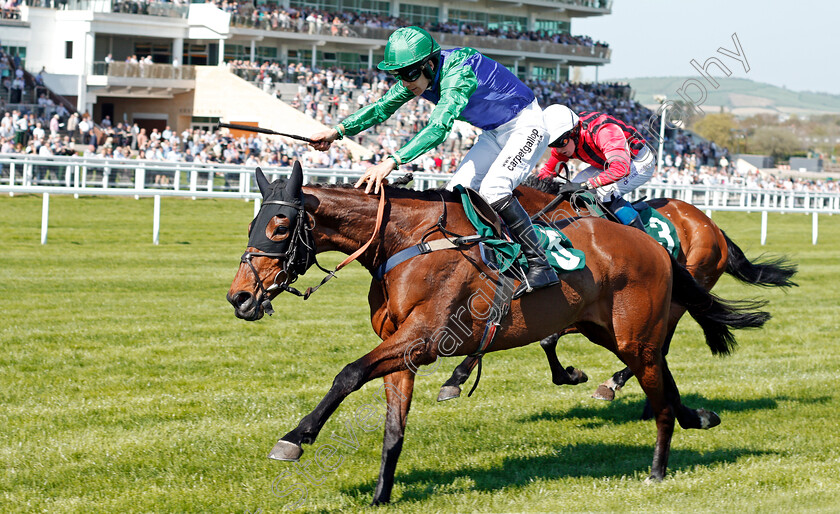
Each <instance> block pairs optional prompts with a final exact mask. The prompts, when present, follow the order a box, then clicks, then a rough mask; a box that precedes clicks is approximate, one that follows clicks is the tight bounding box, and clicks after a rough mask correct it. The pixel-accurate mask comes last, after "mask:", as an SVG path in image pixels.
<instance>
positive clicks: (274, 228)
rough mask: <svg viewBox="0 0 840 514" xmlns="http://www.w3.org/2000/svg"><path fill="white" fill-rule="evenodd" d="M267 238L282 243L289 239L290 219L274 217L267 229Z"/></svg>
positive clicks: (280, 216)
mask: <svg viewBox="0 0 840 514" xmlns="http://www.w3.org/2000/svg"><path fill="white" fill-rule="evenodd" d="M265 237H267V238H269V239H271V240H272V241H282V240H284V239H286V238H287V237H289V218H287V217H285V216H282V215H279V216H274V217H273V218H271V220H270V221H269V222H268V224H267V225H266V227H265Z"/></svg>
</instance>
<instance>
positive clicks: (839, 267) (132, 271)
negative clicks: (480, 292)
mask: <svg viewBox="0 0 840 514" xmlns="http://www.w3.org/2000/svg"><path fill="white" fill-rule="evenodd" d="M40 204H41V199H40V197H35V196H16V197H14V198H9V197H2V198H0V263H2V265H0V312H2V320H3V321H2V323H0V348H2V352H0V426H2V427H3V429H2V431H0V462H2V467H3V472H2V475H0V511H3V512H17V511H21V512H33V511H48V512H78V511H85V512H106V511H107V512H245V511H248V512H254V511H256V510H258V509H261V512H266V513H267V512H279V511H282V510H284V508H286V507H288V506H289V505H290V504H291V503H294V502H296V501H297V500H301V501H300V508H301V509H302V510H307V511H337V510H345V511H348V512H355V511H358V510H362V509H365V508H367V505H368V503H369V502H370V499H371V497H372V492H373V488H374V487H375V483H376V482H375V480H376V476H377V473H378V470H379V459H380V447H381V446H380V445H381V429H380V428H376V429H375V430H371V431H365V430H361V429H360V428H359V427H358V426H355V425H353V424H352V423H353V422H354V420H355V417H356V416H355V413H356V411H357V410H358V409H362V408H365V406H366V405H371V406H373V408H375V409H379V410H378V412H380V413H382V414H384V408H383V407H381V405H380V404H378V402H377V396H378V389H379V387H380V386H381V381H374V382H372V383H370V384H368V385H366V386H364V387H363V388H362V389H361V390H360V391H358V392H356V393H354V394H353V395H351V396H350V397H349V398H348V399H347V400H346V401H345V402H344V403H343V404H342V405H341V407H340V408H339V409H338V410H337V411H336V413H335V414H334V415H333V417H332V418H331V419H330V421H329V422H328V423H327V425H326V426H325V428H324V430H323V431H322V434H321V437H320V439H319V440H318V441H317V442H316V443H315V444H314V445H313V446H311V447H309V446H305V449H306V453H305V454H304V456H303V461H304V462H306V461H310V462H311V460H312V458H313V457H314V454H315V450H316V449H317V448H319V447H321V446H323V445H324V444H326V443H328V442H330V435H331V434H332V433H335V434H336V436H337V437H338V436H341V437H346V436H347V435H348V430H349V428H348V427H355V428H353V430H354V433H355V436H356V437H357V441H358V443H357V444H355V445H354V448H350V447H348V446H346V445H340V444H336V446H337V447H338V448H339V449H340V450H339V453H338V454H337V455H336V456H334V457H333V459H334V460H333V463H334V464H335V463H337V464H336V465H335V469H334V470H333V471H330V472H326V473H324V472H313V473H312V481H311V482H307V481H306V480H305V479H304V478H303V474H302V472H301V470H300V467H299V465H295V464H288V463H280V462H276V461H270V460H268V459H266V455H267V453H268V450H269V449H270V448H271V446H272V445H273V443H274V442H275V441H276V439H277V438H278V437H279V436H280V435H282V434H284V433H286V432H287V431H288V430H290V429H291V428H293V427H294V426H295V425H296V424H297V422H298V421H299V420H300V418H301V417H302V416H304V415H305V414H307V413H308V412H309V411H310V410H311V409H312V408H314V406H315V404H316V403H317V402H318V401H319V400H320V399H321V397H322V396H323V394H324V393H325V392H326V391H327V389H328V387H329V385H330V384H331V382H332V379H333V377H334V376H335V374H336V373H338V371H340V370H341V368H342V367H343V366H344V365H345V364H346V363H348V362H350V361H352V360H354V359H356V358H358V357H359V356H361V355H362V354H363V353H364V352H366V351H368V350H369V349H370V348H372V347H373V346H374V345H375V344H376V337H375V336H374V334H373V332H372V330H371V328H370V323H369V317H368V308H367V301H366V292H367V284H368V283H369V280H370V278H369V276H368V275H367V273H366V272H365V271H364V270H363V269H362V268H361V267H359V266H358V265H355V264H354V265H351V266H349V267H348V268H346V269H345V270H343V271H342V272H341V273H340V274H339V278H338V280H334V281H331V282H330V283H329V284H327V285H326V286H324V288H322V289H321V291H320V292H319V293H318V294H317V295H315V296H313V297H312V298H311V299H310V300H308V301H307V302H306V303H304V302H302V301H301V300H300V299H297V298H293V297H286V296H285V295H283V297H281V298H279V299H277V300H276V301H275V302H274V306H275V309H276V310H277V314H276V315H275V316H274V317H273V318H266V319H264V320H262V321H260V322H257V323H248V322H244V321H241V320H238V319H235V318H234V316H233V312H232V308H231V307H230V305H229V304H227V302H226V301H225V299H224V295H225V293H226V292H227V289H228V287H229V285H230V281H231V279H232V278H233V275H234V273H235V270H236V268H237V265H238V259H239V255H240V254H241V252H242V251H243V249H244V245H245V242H246V235H245V232H246V227H247V224H248V222H249V221H250V219H251V215H252V212H253V211H252V209H253V207H252V204H250V203H246V202H243V201H235V200H230V201H215V200H199V201H191V200H180V199H164V200H163V208H162V229H161V236H160V239H161V244H160V245H159V246H154V245H152V244H151V240H152V234H151V228H152V201H151V200H150V199H141V200H134V199H121V198H80V199H73V198H71V197H62V196H53V197H52V198H51V213H50V215H51V218H50V220H51V222H50V234H49V243H48V244H47V245H46V246H41V245H39V244H38V242H39V227H40V212H41V211H40ZM714 219H715V221H716V222H717V223H719V224H720V225H721V226H722V227H723V228H724V229H725V230H726V231H727V233H728V234H729V236H730V237H731V238H732V239H733V240H734V241H736V242H737V243H738V244H739V245H740V246H741V247H742V249H744V250H745V252H746V253H747V255H748V256H750V257H752V258H755V257H756V256H757V255H758V254H759V253H761V252H762V251H768V252H772V253H777V254H786V255H788V256H790V257H791V258H792V260H794V261H795V262H797V263H798V264H799V266H800V273H799V275H798V276H797V277H796V280H797V281H798V282H799V284H800V287H798V288H796V289H793V290H791V291H789V292H787V293H785V292H784V291H780V290H761V289H756V288H749V287H746V286H743V285H740V284H738V283H736V282H735V281H733V280H732V279H729V278H724V279H723V280H722V281H721V283H720V284H719V285H718V286H717V287H716V288H715V292H716V293H717V294H719V295H720V296H723V297H724V298H732V299H737V298H746V297H762V298H767V299H769V300H770V301H771V303H770V306H769V310H770V311H771V312H772V313H773V315H774V319H773V320H771V321H770V322H769V323H768V325H767V326H766V327H765V328H764V329H762V330H758V331H748V332H743V331H742V332H740V333H738V334H737V335H738V340H739V342H740V347H739V349H738V351H737V352H736V353H735V354H734V355H733V356H731V357H728V358H716V357H712V356H711V355H710V353H709V351H708V349H707V348H706V346H705V344H704V343H703V341H702V337H701V332H700V330H699V328H698V327H697V325H696V324H694V322H693V321H691V320H690V319H688V318H686V319H685V320H684V321H683V322H682V323H681V325H680V328H679V330H678V334H677V336H676V338H675V341H674V344H673V347H672V349H671V355H670V357H669V364H670V367H671V369H672V371H673V373H674V376H675V378H676V380H677V383H678V385H679V386H680V388H681V392H682V394H683V397H684V400H685V402H686V403H687V404H688V405H691V406H697V407H699V406H703V407H705V408H709V409H712V410H715V411H717V412H718V413H719V414H720V415H721V418H722V419H723V423H722V425H720V426H719V427H716V428H714V429H712V430H708V431H699V430H682V429H680V428H677V429H676V431H675V434H674V439H673V444H672V453H671V459H670V465H669V476H668V478H666V480H665V481H664V482H662V483H661V484H656V485H652V486H648V485H645V484H643V479H644V478H645V477H646V476H647V473H648V471H649V467H650V461H651V457H652V452H653V441H654V437H655V431H654V426H653V423H652V422H642V421H638V420H637V418H638V414H639V412H640V410H641V406H642V403H643V401H644V396H643V394H642V392H641V390H640V389H639V387H638V385H637V384H636V383H635V381H633V382H631V383H630V384H628V386H627V387H625V389H624V390H623V391H621V392H620V393H618V396H617V399H616V401H614V402H612V403H606V402H599V401H596V400H593V399H591V398H589V394H591V392H592V390H593V388H594V387H595V385H596V384H597V383H598V382H600V381H602V380H604V379H606V378H607V377H608V376H609V375H610V374H611V373H612V372H614V371H616V370H617V369H618V368H619V367H620V365H619V363H618V361H617V360H616V359H615V357H614V356H612V354H610V353H609V352H606V351H605V350H603V349H602V348H600V347H596V346H595V345H592V344H591V343H588V342H587V341H585V340H584V339H582V338H580V337H568V338H564V339H563V340H561V344H560V345H559V346H558V349H559V353H560V359H561V361H562V362H563V363H564V365H569V364H574V365H576V366H579V367H581V368H582V369H584V370H585V371H586V372H587V373H588V374H589V376H590V379H591V380H590V382H589V383H587V384H584V385H580V386H577V387H570V386H564V387H555V386H553V385H551V383H550V379H549V373H548V367H547V365H546V364H545V362H544V358H543V355H542V351H541V350H540V349H539V347H538V346H537V345H531V346H529V347H526V348H522V349H518V350H513V351H508V352H502V353H496V354H491V355H489V356H488V357H487V358H486V359H485V370H484V376H483V378H482V382H481V386H480V387H479V389H478V391H477V393H476V395H474V396H473V397H472V398H466V397H463V398H460V399H458V400H454V401H450V402H445V403H442V404H439V403H437V402H436V401H435V398H436V396H437V390H438V388H439V386H440V384H441V383H442V382H443V381H444V380H445V379H446V378H447V377H448V373H449V372H450V371H451V369H452V368H453V367H454V366H455V364H456V363H457V362H459V360H458V359H445V360H444V361H443V364H442V365H441V366H440V368H439V369H438V371H437V372H436V373H434V374H432V375H430V376H427V377H421V378H419V379H418V380H417V385H416V389H415V395H414V402H413V404H412V411H411V414H410V416H409V423H408V428H407V434H406V443H405V447H404V450H403V454H402V458H401V460H400V464H399V467H398V469H397V480H396V485H395V489H394V494H393V500H394V503H393V504H392V505H391V506H386V507H381V508H377V509H376V510H377V511H379V512H391V511H394V512H423V513H426V512H469V511H477V512H484V511H493V512H499V511H504V512H509V511H601V512H603V511H619V510H620V511H626V510H629V511H642V510H645V511H648V510H657V511H686V510H688V511H713V510H714V511H718V510H722V509H727V510H734V511H737V510H744V511H747V510H748V511H758V512H778V511H783V510H787V511H825V512H829V511H835V510H836V508H837V506H838V505H840V433H838V430H837V427H836V420H837V414H836V411H835V408H836V407H837V406H838V405H840V402H838V396H840V394H838V392H837V391H835V390H834V389H833V387H832V385H831V384H833V383H834V382H835V381H836V375H837V371H838V369H840V350H838V346H837V344H836V341H835V334H836V333H837V331H838V325H840V321H838V319H840V318H838V305H837V296H836V286H835V285H834V284H836V275H837V273H838V272H840V264H838V263H837V255H838V253H840V223H838V221H840V220H838V219H837V218H836V217H826V216H823V217H821V218H820V240H819V244H818V245H816V246H812V245H811V244H810V240H811V238H810V228H811V220H810V218H808V217H805V216H802V215H791V214H788V215H774V214H771V215H770V225H769V226H770V228H769V231H768V232H769V237H768V245H767V246H766V247H761V246H760V245H759V243H758V240H759V230H760V215H759V214H757V213H752V214H743V213H716V214H715V215H714ZM341 257H342V256H339V255H337V254H327V255H325V256H323V258H322V261H323V263H324V264H325V265H334V264H336V263H337V262H338V261H339V260H340V258H341ZM301 282H303V283H306V284H314V283H315V282H316V276H314V272H313V276H312V277H303V278H302V279H301ZM470 384H471V382H468V384H467V385H468V386H469V385H470ZM380 425H381V424H380ZM339 456H340V459H341V460H338V459H339ZM314 467H315V465H314V464H313V465H312V467H311V468H310V471H311V470H312V469H314ZM313 482H317V483H313ZM295 484H298V485H295ZM290 490H291V491H292V493H291V494H288V495H286V496H285V497H282V498H280V497H278V494H279V493H281V492H282V491H286V492H289V491H290ZM304 495H305V498H304Z"/></svg>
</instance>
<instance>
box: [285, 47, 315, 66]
mask: <svg viewBox="0 0 840 514" xmlns="http://www.w3.org/2000/svg"><path fill="white" fill-rule="evenodd" d="M292 63H295V64H297V63H301V64H305V65H307V66H309V65H310V64H311V63H312V50H291V49H290V50H289V64H292Z"/></svg>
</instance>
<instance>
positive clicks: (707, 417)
mask: <svg viewBox="0 0 840 514" xmlns="http://www.w3.org/2000/svg"><path fill="white" fill-rule="evenodd" d="M697 416H699V417H700V428H702V429H707V428H712V427H716V426H718V425H720V416H718V415H717V414H716V413H714V412H712V411H710V410H706V409H697Z"/></svg>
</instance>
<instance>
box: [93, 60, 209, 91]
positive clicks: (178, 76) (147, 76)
mask: <svg viewBox="0 0 840 514" xmlns="http://www.w3.org/2000/svg"><path fill="white" fill-rule="evenodd" d="M87 83H88V86H91V87H92V88H93V89H92V92H95V93H96V95H97V96H119V97H123V96H132V97H136V98H172V97H173V96H174V95H177V94H180V93H185V92H187V91H191V90H192V89H195V66H173V65H171V64H141V63H128V62H112V63H110V64H109V63H105V62H95V63H93V75H91V76H89V77H88V81H87Z"/></svg>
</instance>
